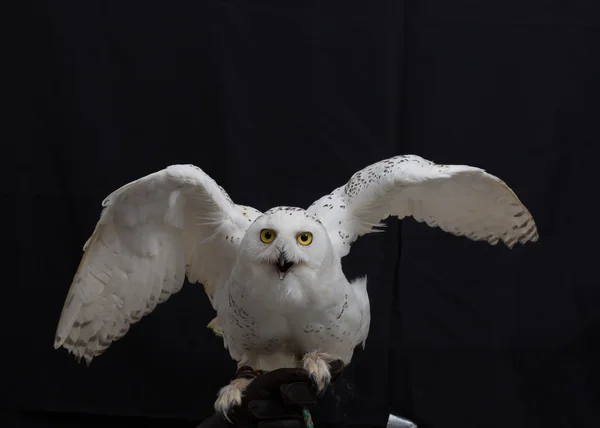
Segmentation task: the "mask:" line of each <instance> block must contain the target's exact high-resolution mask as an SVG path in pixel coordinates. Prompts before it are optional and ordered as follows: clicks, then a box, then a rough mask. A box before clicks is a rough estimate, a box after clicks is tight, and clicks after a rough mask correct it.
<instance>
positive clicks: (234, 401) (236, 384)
mask: <svg viewBox="0 0 600 428" xmlns="http://www.w3.org/2000/svg"><path fill="white" fill-rule="evenodd" d="M250 382H252V379H246V378H239V379H234V380H232V381H231V382H230V383H229V385H227V386H224V387H223V388H221V389H220V390H219V394H218V397H217V401H215V411H216V412H217V413H220V414H221V415H223V417H224V418H225V419H226V420H227V421H228V422H229V423H233V422H231V419H230V418H229V413H230V412H231V410H232V409H233V408H234V407H236V406H239V405H241V404H242V394H243V393H244V390H245V389H246V387H247V386H248V385H249V384H250Z"/></svg>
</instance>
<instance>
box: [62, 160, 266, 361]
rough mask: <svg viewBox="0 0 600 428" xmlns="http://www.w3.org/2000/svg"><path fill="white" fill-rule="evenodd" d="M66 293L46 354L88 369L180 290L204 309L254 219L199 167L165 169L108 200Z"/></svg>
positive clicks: (249, 210)
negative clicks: (194, 285) (193, 288)
mask: <svg viewBox="0 0 600 428" xmlns="http://www.w3.org/2000/svg"><path fill="white" fill-rule="evenodd" d="M102 205H103V206H104V209H103V211H102V214H101V216H100V220H99V221H98V223H97V225H96V228H95V230H94V233H93V234H92V236H91V237H90V238H89V240H88V242H87V243H86V244H85V246H84V254H83V258H82V260H81V263H80V264H79V268H78V269H77V273H76V274H75V277H74V279H73V283H72V284H71V288H70V289H69V292H68V294H67V297H66V300H65V304H64V307H63V310H62V313H61V316H60V320H59V323H58V327H57V330H56V338H55V341H54V347H55V348H59V347H60V346H63V347H64V348H66V349H67V350H69V352H71V353H73V354H75V356H76V357H77V358H81V357H83V358H85V360H86V361H87V362H88V363H89V362H91V360H92V359H93V358H94V357H95V356H97V355H100V354H101V353H102V352H103V351H104V350H106V348H108V346H109V345H110V344H111V343H112V342H113V341H115V340H117V339H119V338H121V337H122V336H123V335H125V333H127V331H128V329H129V326H130V325H131V324H134V323H135V322H137V321H139V320H140V319H141V318H142V317H143V316H145V315H147V314H149V313H150V312H152V311H153V310H154V308H155V307H156V305H157V304H159V303H162V302H164V301H166V300H167V299H168V298H169V297H170V296H171V295H172V294H175V293H177V292H178V291H179V290H180V289H181V287H182V286H183V282H184V277H185V275H186V274H187V277H188V280H189V281H190V282H201V283H202V284H203V285H204V289H205V291H206V294H207V295H208V297H209V299H210V300H211V303H212V301H213V296H214V294H215V293H216V292H218V290H219V287H220V286H222V284H223V282H224V281H225V280H227V278H228V276H229V273H230V272H231V270H232V268H233V264H234V263H235V260H236V256H237V248H238V246H239V243H240V241H241V240H242V238H243V236H244V234H245V232H246V230H247V228H248V227H249V226H250V224H252V222H253V221H254V219H255V218H256V217H258V216H259V215H260V212H259V211H257V210H255V209H254V208H251V207H244V206H239V205H236V204H234V203H233V201H232V200H231V199H230V198H229V195H228V194H227V193H226V192H225V190H224V189H223V188H221V187H220V186H219V185H217V183H216V182H215V181H214V180H213V179H211V178H210V177H209V176H208V175H206V174H205V173H204V172H203V171H202V170H201V169H200V168H198V167H195V166H193V165H173V166H170V167H168V168H166V169H163V170H161V171H158V172H155V173H153V174H150V175H148V176H146V177H143V178H140V179H139V180H136V181H134V182H132V183H129V184H127V185H125V186H123V187H121V188H120V189H118V190H116V191H115V192H113V193H112V194H111V195H109V196H108V197H107V198H106V199H105V200H104V202H103V203H102Z"/></svg>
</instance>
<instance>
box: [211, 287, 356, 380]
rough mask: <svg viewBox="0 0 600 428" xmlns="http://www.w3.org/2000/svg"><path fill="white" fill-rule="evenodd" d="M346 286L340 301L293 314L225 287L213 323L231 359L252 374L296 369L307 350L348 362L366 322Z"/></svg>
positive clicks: (352, 292)
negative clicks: (217, 323)
mask: <svg viewBox="0 0 600 428" xmlns="http://www.w3.org/2000/svg"><path fill="white" fill-rule="evenodd" d="M346 287H347V288H346V290H345V292H344V293H342V294H341V299H339V301H335V302H331V303H330V304H326V305H324V306H320V307H319V308H310V307H308V308H302V309H300V310H293V311H290V310H284V308H282V310H281V311H277V310H273V309H266V308H265V306H264V305H261V302H260V300H256V299H254V298H252V297H251V296H250V295H249V294H248V293H245V292H244V291H242V290H240V288H239V287H230V288H229V289H228V291H227V293H224V295H223V302H222V303H221V305H220V306H219V308H218V310H217V313H218V315H217V319H218V321H219V324H220V325H221V328H222V330H223V336H224V340H225V341H226V344H227V348H228V349H229V352H230V354H231V357H232V358H233V359H235V360H236V361H238V363H240V365H250V366H252V367H254V368H255V369H257V370H274V369H276V368H280V367H290V366H292V365H297V363H299V360H300V359H301V358H302V356H303V355H304V354H306V353H308V352H312V351H318V352H324V353H327V354H330V355H332V356H333V357H334V358H339V359H341V360H342V361H344V362H346V363H349V362H350V359H351V358H352V354H353V352H354V348H355V347H356V346H357V345H358V344H360V342H362V340H363V339H362V337H361V332H363V331H364V327H365V323H367V327H368V319H367V318H366V317H365V314H364V308H362V307H361V305H360V302H359V299H357V298H356V295H355V293H354V290H353V288H352V287H351V286H350V284H346ZM225 294H226V295H227V301H226V302H225V301H224V300H225Z"/></svg>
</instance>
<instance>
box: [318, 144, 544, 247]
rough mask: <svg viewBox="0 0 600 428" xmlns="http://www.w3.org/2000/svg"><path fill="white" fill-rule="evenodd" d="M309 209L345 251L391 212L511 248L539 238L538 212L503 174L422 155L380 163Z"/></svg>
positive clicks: (335, 242) (402, 157) (359, 174)
mask: <svg viewBox="0 0 600 428" xmlns="http://www.w3.org/2000/svg"><path fill="white" fill-rule="evenodd" d="M308 211H309V212H310V213H312V214H313V215H315V216H316V217H317V218H318V219H319V220H320V221H321V222H322V223H323V225H324V226H325V227H326V229H327V230H328V233H329V236H330V239H331V241H332V244H333V247H334V248H335V250H336V252H337V254H338V255H339V256H340V257H344V256H345V255H347V254H348V252H349V251H350V245H351V244H352V243H353V242H354V241H355V240H356V239H357V238H358V237H359V236H361V235H364V234H366V233H371V232H376V231H380V230H381V229H377V227H379V226H383V225H382V224H381V223H380V222H381V220H384V219H386V218H387V217H389V216H396V217H398V218H400V219H402V218H404V217H408V216H412V217H413V218H414V219H415V220H416V221H418V222H425V223H426V224H427V225H429V226H430V227H439V228H441V229H442V230H444V231H446V232H449V233H452V234H454V235H457V236H466V237H467V238H469V239H471V240H474V241H480V240H485V241H487V242H489V243H490V244H492V245H495V244H496V243H497V242H498V241H503V242H504V243H505V244H506V245H507V246H508V247H509V248H512V247H513V246H514V245H515V244H516V243H517V242H520V243H522V244H524V243H526V242H528V241H532V242H535V241H537V240H538V232H537V228H536V225H535V222H534V220H533V217H532V216H531V214H530V213H529V211H528V210H527V208H525V206H524V205H523V204H522V203H521V201H520V200H519V198H517V196H516V195H515V193H514V192H513V191H512V190H511V189H510V188H509V187H508V186H507V185H506V184H505V183H504V182H503V181H502V180H500V179H499V178H498V177H495V176H493V175H491V174H488V173H487V172H485V171H484V170H482V169H480V168H476V167H472V166H466V165H438V164H435V163H433V162H431V161H428V160H426V159H423V158H421V157H419V156H416V155H406V156H396V157H393V158H390V159H386V160H383V161H380V162H377V163H374V164H372V165H370V166H368V167H366V168H364V169H362V170H361V171H359V172H357V173H356V174H354V175H353V176H352V178H350V181H348V183H346V184H345V185H344V186H341V187H338V188H337V189H335V190H334V191H333V192H332V193H330V194H329V195H326V196H323V197H322V198H320V199H319V200H317V201H316V202H314V203H313V204H312V205H311V206H310V207H309V208H308Z"/></svg>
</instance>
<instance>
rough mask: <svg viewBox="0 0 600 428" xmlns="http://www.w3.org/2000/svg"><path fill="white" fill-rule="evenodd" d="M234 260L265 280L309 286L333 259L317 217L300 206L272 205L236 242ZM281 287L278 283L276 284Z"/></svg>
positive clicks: (326, 268) (262, 280)
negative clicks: (237, 243)
mask: <svg viewBox="0 0 600 428" xmlns="http://www.w3.org/2000/svg"><path fill="white" fill-rule="evenodd" d="M238 263H240V264H242V265H243V267H244V268H245V270H250V271H251V272H246V274H252V275H253V276H259V277H260V278H261V282H262V283H265V284H271V285H273V284H274V283H276V284H278V285H285V286H287V287H291V288H301V287H303V286H304V287H307V286H313V284H314V283H315V282H318V281H317V279H318V280H319V281H322V280H323V279H324V277H323V273H324V272H326V271H330V270H331V266H332V264H333V263H334V257H333V247H332V245H331V241H330V240H329V235H328V234H327V230H326V229H325V227H324V226H323V225H322V224H321V222H320V221H319V220H317V219H316V218H315V217H313V216H312V215H310V214H309V213H307V212H306V211H305V210H303V209H301V208H295V207H276V208H272V209H270V210H269V211H267V212H265V213H264V214H263V215H261V216H260V217H258V218H257V219H256V220H255V221H254V222H253V224H252V225H251V226H250V227H249V228H248V230H247V231H246V234H245V235H244V238H243V239H242V242H241V245H240V257H239V259H238ZM280 288H281V287H280Z"/></svg>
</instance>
